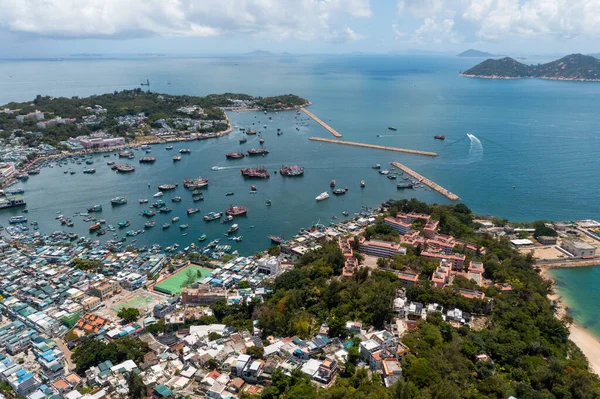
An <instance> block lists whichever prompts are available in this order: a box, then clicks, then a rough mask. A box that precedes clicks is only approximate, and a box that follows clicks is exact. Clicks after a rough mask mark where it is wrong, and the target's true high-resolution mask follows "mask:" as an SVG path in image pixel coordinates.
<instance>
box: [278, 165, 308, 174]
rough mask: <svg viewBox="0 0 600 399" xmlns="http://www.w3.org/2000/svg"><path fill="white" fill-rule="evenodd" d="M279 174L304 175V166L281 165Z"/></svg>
mask: <svg viewBox="0 0 600 399" xmlns="http://www.w3.org/2000/svg"><path fill="white" fill-rule="evenodd" d="M279 174H280V175H281V176H288V177H298V176H302V175H304V168H303V167H301V166H298V165H281V168H279Z"/></svg>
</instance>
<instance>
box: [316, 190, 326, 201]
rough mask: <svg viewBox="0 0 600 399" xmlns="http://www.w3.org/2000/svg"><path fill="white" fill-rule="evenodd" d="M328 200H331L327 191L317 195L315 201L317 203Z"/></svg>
mask: <svg viewBox="0 0 600 399" xmlns="http://www.w3.org/2000/svg"><path fill="white" fill-rule="evenodd" d="M327 198H329V193H328V192H326V191H325V192H322V193H321V194H319V195H317V197H316V198H315V199H316V200H317V201H323V200H325V199H327Z"/></svg>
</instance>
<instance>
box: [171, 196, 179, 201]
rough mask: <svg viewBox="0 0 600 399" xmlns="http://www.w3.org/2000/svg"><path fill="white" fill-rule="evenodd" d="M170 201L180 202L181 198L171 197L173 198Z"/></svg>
mask: <svg viewBox="0 0 600 399" xmlns="http://www.w3.org/2000/svg"><path fill="white" fill-rule="evenodd" d="M171 201H173V202H181V197H179V196H177V197H173V198H171Z"/></svg>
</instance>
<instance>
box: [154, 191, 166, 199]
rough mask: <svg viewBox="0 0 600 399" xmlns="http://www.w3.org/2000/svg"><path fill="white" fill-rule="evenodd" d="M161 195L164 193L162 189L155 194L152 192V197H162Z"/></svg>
mask: <svg viewBox="0 0 600 399" xmlns="http://www.w3.org/2000/svg"><path fill="white" fill-rule="evenodd" d="M163 195H164V193H163V192H162V191H159V192H157V193H156V194H154V195H153V197H154V198H158V197H162V196H163Z"/></svg>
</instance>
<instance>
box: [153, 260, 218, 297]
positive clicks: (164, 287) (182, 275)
mask: <svg viewBox="0 0 600 399" xmlns="http://www.w3.org/2000/svg"><path fill="white" fill-rule="evenodd" d="M188 270H191V271H192V272H193V273H198V272H200V273H202V277H198V278H197V279H196V281H198V280H201V279H203V278H204V277H206V276H208V275H209V274H210V272H211V270H210V269H207V268H204V267H200V266H194V265H190V266H188V267H186V268H184V269H182V270H181V271H179V272H177V274H174V275H172V276H171V277H169V278H167V279H166V280H163V281H161V282H160V283H158V284H156V285H155V286H154V289H155V290H156V291H159V292H164V293H165V294H169V295H179V294H180V293H181V284H183V283H184V281H185V280H186V279H187V277H188Z"/></svg>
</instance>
